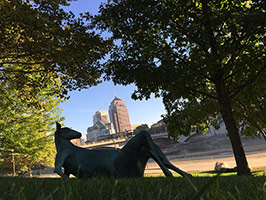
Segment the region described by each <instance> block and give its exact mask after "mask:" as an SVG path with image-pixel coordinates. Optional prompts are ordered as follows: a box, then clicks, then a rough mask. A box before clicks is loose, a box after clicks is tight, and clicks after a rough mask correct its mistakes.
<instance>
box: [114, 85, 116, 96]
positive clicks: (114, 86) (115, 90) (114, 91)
mask: <svg viewBox="0 0 266 200" xmlns="http://www.w3.org/2000/svg"><path fill="white" fill-rule="evenodd" d="M114 96H115V97H116V90H115V85H114Z"/></svg>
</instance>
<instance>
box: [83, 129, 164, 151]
mask: <svg viewBox="0 0 266 200" xmlns="http://www.w3.org/2000/svg"><path fill="white" fill-rule="evenodd" d="M151 137H152V139H157V138H168V134H167V132H166V133H162V134H155V135H151ZM131 138H132V137H123V138H116V139H108V140H100V141H96V142H90V143H87V144H85V145H82V146H81V147H83V148H88V149H98V148H99V149H100V148H115V149H122V148H123V146H124V145H125V144H126V143H127V142H128V141H129V140H130V139H131Z"/></svg>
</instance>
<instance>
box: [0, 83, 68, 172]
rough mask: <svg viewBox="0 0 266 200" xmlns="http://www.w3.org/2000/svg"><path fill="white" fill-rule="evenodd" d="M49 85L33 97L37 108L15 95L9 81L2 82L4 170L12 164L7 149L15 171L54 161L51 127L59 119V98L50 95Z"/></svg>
mask: <svg viewBox="0 0 266 200" xmlns="http://www.w3.org/2000/svg"><path fill="white" fill-rule="evenodd" d="M53 87H57V85H55V86H53V85H52V84H50V85H49V86H47V87H46V88H43V89H42V91H40V92H39V93H38V94H37V96H36V97H35V98H36V99H38V100H39V103H40V104H41V107H37V108H36V107H33V106H27V105H28V104H26V103H25V102H24V100H23V99H21V98H19V92H20V91H18V90H17V89H16V88H14V87H13V85H12V84H9V83H5V84H4V83H2V84H1V88H0V90H1V92H0V113H1V116H0V149H1V151H0V155H1V157H2V159H3V160H2V162H1V165H2V167H3V166H5V169H6V170H7V171H8V169H9V170H10V168H11V167H12V164H11V155H10V154H11V152H12V151H13V152H14V155H15V163H16V169H17V172H18V171H21V170H23V169H24V170H25V169H27V170H29V171H31V169H32V167H34V166H38V165H40V164H41V165H44V166H50V165H51V164H52V163H53V162H54V157H55V147H54V141H53V134H52V131H53V128H52V127H53V126H54V124H55V122H56V121H62V120H63V118H62V117H60V114H61V111H60V110H59V103H60V99H58V98H55V95H54V96H51V94H50V92H49V90H50V89H52V88H53Z"/></svg>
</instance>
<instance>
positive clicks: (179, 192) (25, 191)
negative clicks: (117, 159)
mask: <svg viewBox="0 0 266 200" xmlns="http://www.w3.org/2000/svg"><path fill="white" fill-rule="evenodd" d="M265 175H266V173H265V172H264V171H263V172H254V174H253V176H235V175H233V174H226V176H225V175H220V176H218V177H217V176H216V174H214V173H207V172H197V173H193V176H195V177H193V178H190V179H186V178H181V177H174V178H165V177H144V178H138V179H118V180H116V179H114V178H109V179H106V178H93V179H89V180H79V179H75V178H73V179H69V180H66V181H64V180H62V179H58V178H19V177H14V178H12V177H1V178H0V199H3V200H7V199H16V200H20V199H46V200H49V199H51V200H52V199H56V200H61V199H86V200H90V199H92V200H107V199H112V200H115V199H117V200H118V199H126V200H142V199H143V200H144V199H145V200H148V199H152V200H156V199H158V200H159V199H160V200H167V199H187V200H192V199H217V200H218V199H219V200H221V199H225V200H227V199H245V200H246V199H250V200H256V199H266V176H265Z"/></svg>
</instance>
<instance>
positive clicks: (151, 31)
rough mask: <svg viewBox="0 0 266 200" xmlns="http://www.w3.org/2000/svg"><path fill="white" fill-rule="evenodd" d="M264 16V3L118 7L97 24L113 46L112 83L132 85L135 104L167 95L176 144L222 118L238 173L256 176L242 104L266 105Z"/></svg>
mask: <svg viewBox="0 0 266 200" xmlns="http://www.w3.org/2000/svg"><path fill="white" fill-rule="evenodd" d="M265 9H266V4H265V2H264V1H261V0H255V1H241V0H238V1H226V0H225V1H216V0H215V1H209V0H189V1H176V0H169V1H165V0H158V1H155V0H136V1H130V0H120V1H117V0H113V1H108V3H106V4H103V5H102V6H101V8H100V14H99V15H97V16H94V17H92V18H91V19H92V21H93V23H94V24H95V26H96V27H98V28H99V29H101V30H107V31H109V32H111V33H112V39H113V40H114V45H113V48H112V50H111V53H110V59H109V60H108V61H107V62H106V63H104V67H105V69H106V73H107V78H109V79H112V80H113V81H114V82H115V83H118V84H123V85H126V84H130V83H134V84H135V85H136V86H137V90H136V91H135V92H134V93H133V98H139V99H141V98H149V97H150V94H151V93H154V94H155V95H156V96H160V95H161V96H163V101H164V105H165V107H166V109H167V115H166V116H165V119H166V122H167V123H168V130H169V131H170V134H171V136H172V137H173V136H176V135H178V134H188V133H189V130H190V129H191V127H192V125H194V126H193V127H200V128H201V129H203V128H206V124H213V125H217V123H216V121H217V119H216V116H217V115H218V114H219V113H221V114H222V117H223V119H224V121H225V124H226V128H227V131H228V134H229V137H230V141H231V143H232V147H233V151H234V155H235V158H236V163H237V170H238V174H250V170H249V169H248V164H247V161H246V157H245V154H244V150H243V147H242V145H241V140H240V136H239V130H238V128H239V127H238V124H239V123H240V122H242V121H245V122H247V123H249V125H250V124H251V121H250V120H247V118H245V116H244V115H243V114H244V113H243V109H245V108H244V107H242V106H241V104H243V105H244V106H245V107H247V109H248V110H249V111H251V110H252V109H253V108H254V107H256V108H257V107H258V106H259V105H260V104H263V103H264V102H265V95H266V90H265V84H264V81H265V78H264V77H265V75H266V64H265V61H266V52H265V50H266V49H265V45H264V44H265V30H266V12H265ZM254 86H256V88H255V89H254ZM246 97H249V98H248V99H242V98H246ZM263 105H265V104H263ZM241 112H242V114H240V113H241ZM246 113H247V112H246ZM253 113H254V112H253ZM260 125H261V124H260Z"/></svg>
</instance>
